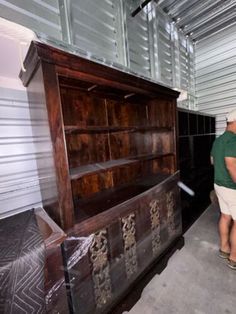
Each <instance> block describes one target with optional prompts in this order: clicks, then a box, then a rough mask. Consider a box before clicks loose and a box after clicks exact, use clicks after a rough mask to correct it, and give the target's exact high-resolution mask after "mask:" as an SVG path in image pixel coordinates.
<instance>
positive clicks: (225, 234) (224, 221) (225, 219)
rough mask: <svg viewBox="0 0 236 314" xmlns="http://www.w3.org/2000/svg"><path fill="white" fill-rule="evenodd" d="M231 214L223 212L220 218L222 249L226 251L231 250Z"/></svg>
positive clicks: (235, 235)
mask: <svg viewBox="0 0 236 314" xmlns="http://www.w3.org/2000/svg"><path fill="white" fill-rule="evenodd" d="M231 219H232V218H231V216H230V215H226V214H223V213H221V216H220V220H219V233H220V249H221V250H222V251H224V252H227V253H229V252H230V243H229V231H230V224H231ZM234 237H235V245H236V224H235V234H234ZM235 258H236V246H235Z"/></svg>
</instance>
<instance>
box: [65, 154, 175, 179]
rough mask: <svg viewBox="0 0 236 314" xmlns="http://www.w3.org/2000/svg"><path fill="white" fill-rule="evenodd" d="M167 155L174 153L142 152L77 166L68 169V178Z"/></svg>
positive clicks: (76, 177)
mask: <svg viewBox="0 0 236 314" xmlns="http://www.w3.org/2000/svg"><path fill="white" fill-rule="evenodd" d="M167 156H174V153H167V154H163V153H162V154H160V153H156V154H142V155H138V156H134V157H129V158H122V159H117V160H109V161H105V162H100V163H94V164H89V165H85V166H80V167H77V168H72V169H70V179H71V180H76V179H79V178H81V177H83V176H85V175H88V174H94V173H97V172H102V171H107V170H108V169H112V168H114V167H119V166H125V165H129V164H131V163H135V162H137V161H142V160H152V159H156V158H162V157H167Z"/></svg>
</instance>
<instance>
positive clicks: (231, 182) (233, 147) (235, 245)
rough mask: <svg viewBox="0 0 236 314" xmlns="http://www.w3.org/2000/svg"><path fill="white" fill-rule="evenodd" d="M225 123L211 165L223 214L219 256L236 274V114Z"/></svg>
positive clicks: (235, 111)
mask: <svg viewBox="0 0 236 314" xmlns="http://www.w3.org/2000/svg"><path fill="white" fill-rule="evenodd" d="M226 120H227V127H226V130H225V132H224V133H223V134H222V135H221V136H219V137H218V138H217V139H216V140H215V141H214V143H213V146H212V150H211V162H212V164H213V165H214V188H215V192H216V195H217V197H218V201H219V205H220V210H221V216H220V220H219V233H220V250H219V255H220V257H223V258H228V266H229V267H230V268H232V269H235V270H236V110H233V111H231V112H230V113H229V114H228V115H227V117H226Z"/></svg>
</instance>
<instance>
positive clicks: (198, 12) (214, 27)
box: [156, 0, 236, 41]
mask: <svg viewBox="0 0 236 314" xmlns="http://www.w3.org/2000/svg"><path fill="white" fill-rule="evenodd" d="M156 2H157V3H158V5H159V6H160V7H161V8H162V10H163V11H164V12H166V13H167V14H168V15H169V16H170V17H171V18H172V19H173V20H174V21H175V22H176V24H177V25H178V27H179V28H181V29H182V30H183V32H184V34H185V35H189V36H190V37H191V38H192V39H193V40H196V41H198V40H200V39H202V38H204V37H206V36H208V35H210V34H212V33H215V32H217V31H218V30H220V29H222V28H225V27H227V26H229V25H231V24H233V23H236V0H159V1H157V0H156Z"/></svg>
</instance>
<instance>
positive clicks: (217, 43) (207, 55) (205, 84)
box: [196, 25, 236, 134]
mask: <svg viewBox="0 0 236 314" xmlns="http://www.w3.org/2000/svg"><path fill="white" fill-rule="evenodd" d="M196 94H197V103H198V108H199V110H200V111H203V112H206V113H209V114H215V115H216V133H217V134H221V133H222V132H223V131H224V128H225V125H226V122H225V114H226V113H227V112H229V111H230V110H232V109H235V108H236V25H234V26H231V27H228V28H227V29H224V30H222V31H220V32H218V33H217V34H215V35H213V36H210V37H208V38H206V39H204V40H201V41H199V42H198V43H197V46H196Z"/></svg>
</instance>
